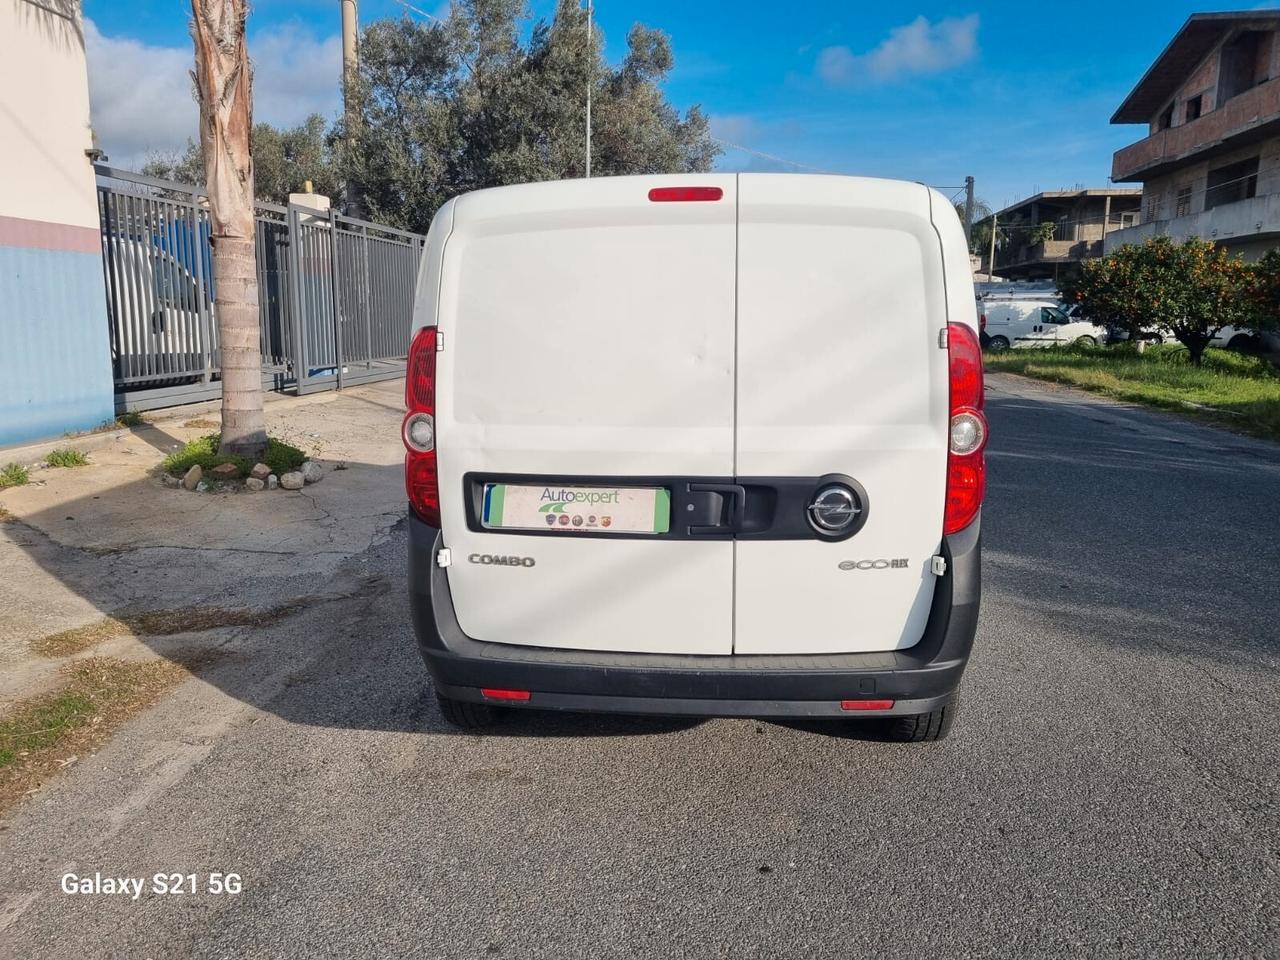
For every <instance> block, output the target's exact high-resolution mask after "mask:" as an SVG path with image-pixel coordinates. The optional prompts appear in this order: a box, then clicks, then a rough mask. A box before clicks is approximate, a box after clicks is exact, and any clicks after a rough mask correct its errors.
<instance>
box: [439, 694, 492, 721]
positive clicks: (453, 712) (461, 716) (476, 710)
mask: <svg viewBox="0 0 1280 960" xmlns="http://www.w3.org/2000/svg"><path fill="white" fill-rule="evenodd" d="M436 703H438V704H439V705H440V715H441V716H442V717H444V718H445V720H447V721H448V722H449V723H451V724H453V725H454V726H455V727H458V728H459V729H461V730H480V729H483V728H484V727H488V726H491V725H492V724H493V721H494V719H495V714H494V710H493V707H491V706H489V705H488V704H487V703H472V702H471V701H470V700H455V699H453V697H446V696H444V695H443V694H442V693H441V692H440V691H439V690H437V691H436Z"/></svg>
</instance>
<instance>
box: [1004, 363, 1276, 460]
mask: <svg viewBox="0 0 1280 960" xmlns="http://www.w3.org/2000/svg"><path fill="white" fill-rule="evenodd" d="M985 362H986V367H987V369H988V370H997V371H1005V372H1008V373H1018V374H1022V375H1023V376H1027V377H1035V378H1036V379H1039V380H1049V381H1052V382H1055V383H1068V384H1071V385H1073V386H1077V387H1081V388H1083V389H1085V390H1090V391H1093V392H1094V393H1100V394H1104V395H1106V396H1109V397H1114V398H1115V399H1117V400H1126V401H1129V402H1132V403H1142V404H1146V405H1147V406H1152V407H1159V408H1161V409H1165V410H1172V411H1174V412H1178V413H1182V414H1184V415H1187V416H1194V417H1197V418H1200V419H1205V420H1210V421H1213V422H1215V423H1219V424H1223V425H1225V426H1230V427H1233V428H1235V429H1238V430H1244V431H1247V432H1249V433H1252V434H1255V435H1257V436H1262V437H1267V438H1269V439H1272V440H1280V372H1278V371H1277V370H1276V368H1275V367H1274V366H1272V365H1271V363H1269V362H1268V361H1267V360H1265V359H1263V358H1260V357H1252V356H1247V355H1242V354H1238V353H1233V352H1231V351H1228V350H1217V349H1213V350H1206V351H1205V354H1204V362H1203V364H1202V365H1201V366H1199V367H1196V366H1193V365H1192V364H1191V362H1190V358H1189V356H1188V354H1187V351H1186V349H1184V348H1182V347H1180V346H1179V347H1175V346H1171V345H1168V344H1165V345H1162V346H1154V347H1149V348H1147V350H1146V351H1145V352H1143V353H1138V352H1137V350H1136V349H1135V348H1133V347H1131V346H1128V345H1123V344H1122V345H1119V346H1115V347H1107V348H1101V349H1100V348H1096V347H1093V348H1082V347H1075V346H1070V347H1060V348H1059V347H1054V348H1050V349H1047V350H1011V351H1008V352H1006V353H1001V354H994V355H988V356H987V357H986V358H985Z"/></svg>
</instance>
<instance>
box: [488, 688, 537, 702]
mask: <svg viewBox="0 0 1280 960" xmlns="http://www.w3.org/2000/svg"><path fill="white" fill-rule="evenodd" d="M480 695H481V696H482V697H484V698H485V699H486V700H520V701H524V700H528V699H529V697H530V693H529V691H528V690H497V689H494V688H493V687H481V688H480Z"/></svg>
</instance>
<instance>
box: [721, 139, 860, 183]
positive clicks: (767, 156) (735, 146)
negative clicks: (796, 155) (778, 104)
mask: <svg viewBox="0 0 1280 960" xmlns="http://www.w3.org/2000/svg"><path fill="white" fill-rule="evenodd" d="M710 139H711V141H712V142H713V143H718V144H720V146H722V147H728V148H730V149H731V150H741V151H742V152H743V153H749V154H751V155H752V156H753V157H759V158H760V159H761V160H772V161H773V162H774V163H785V164H786V165H787V166H789V167H795V168H796V169H798V170H809V171H812V172H813V173H825V174H830V175H834V176H838V177H839V176H844V174H842V173H838V172H837V171H835V170H824V169H822V168H821V167H813V166H810V165H809V164H807V163H801V162H800V161H798V160H788V159H787V158H786V157H779V156H777V155H776V154H772V153H765V152H764V151H763V150H753V149H752V148H751V147H744V146H743V145H742V144H740V143H730V142H729V141H728V140H721V139H720V138H719V137H711V138H710Z"/></svg>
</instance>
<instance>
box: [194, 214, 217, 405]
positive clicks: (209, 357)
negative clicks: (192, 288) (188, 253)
mask: <svg viewBox="0 0 1280 960" xmlns="http://www.w3.org/2000/svg"><path fill="white" fill-rule="evenodd" d="M200 227H201V224H200V197H199V196H198V195H197V194H196V193H195V192H194V191H192V194H191V229H192V231H193V233H194V234H195V236H194V238H193V239H192V242H191V246H192V249H193V250H194V251H195V260H196V289H197V290H198V291H199V293H198V294H197V296H196V302H197V303H198V304H199V306H198V308H197V309H199V311H200V339H201V340H202V341H203V342H202V343H201V344H200V353H201V356H202V357H203V359H204V382H205V383H209V382H210V381H211V380H212V379H213V329H212V323H211V320H212V315H213V311H212V310H210V309H209V308H210V307H211V306H213V304H214V298H213V296H212V294H213V285H212V284H210V283H207V278H206V277H205V275H204V254H205V243H206V241H205V239H204V231H203V230H202V229H201V228H200ZM208 243H209V244H212V243H213V225H212V223H211V224H210V227H209V240H208Z"/></svg>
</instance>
